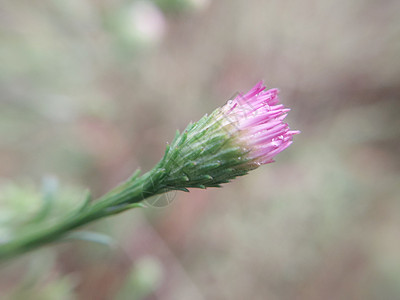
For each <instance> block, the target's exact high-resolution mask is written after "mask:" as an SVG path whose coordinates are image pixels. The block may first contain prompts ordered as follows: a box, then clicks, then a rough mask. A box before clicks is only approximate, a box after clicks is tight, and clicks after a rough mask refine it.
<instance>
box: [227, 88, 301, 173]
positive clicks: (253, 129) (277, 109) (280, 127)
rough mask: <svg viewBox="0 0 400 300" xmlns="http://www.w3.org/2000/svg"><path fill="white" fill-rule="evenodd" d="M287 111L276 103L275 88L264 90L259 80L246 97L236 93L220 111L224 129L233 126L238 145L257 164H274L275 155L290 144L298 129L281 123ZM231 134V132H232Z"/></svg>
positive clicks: (277, 101) (277, 99) (277, 100)
mask: <svg viewBox="0 0 400 300" xmlns="http://www.w3.org/2000/svg"><path fill="white" fill-rule="evenodd" d="M289 110H290V109H288V108H286V107H285V106H284V105H282V104H280V103H279V98H278V89H269V90H266V87H265V85H264V84H263V82H262V81H260V82H259V83H257V84H256V85H255V86H254V87H253V88H252V89H251V90H250V91H249V92H248V93H247V94H244V95H242V94H239V95H238V96H236V97H235V98H234V99H233V100H229V101H228V102H227V103H226V104H225V105H224V106H223V107H222V108H221V112H222V116H221V119H220V120H221V121H222V122H223V126H224V127H230V126H232V125H233V126H234V130H233V131H234V132H235V133H237V135H235V136H237V139H236V141H237V143H238V144H239V145H241V146H242V148H243V149H245V150H246V152H247V157H248V158H249V159H251V160H252V161H253V162H254V163H255V164H256V165H262V164H267V163H270V162H273V158H274V157H275V155H277V154H278V153H280V152H281V151H283V150H284V149H286V148H287V147H289V146H290V144H291V143H292V138H293V135H296V134H299V133H300V131H298V130H290V128H289V126H288V124H287V123H284V122H283V120H284V119H285V117H286V116H287V112H288V111H289ZM231 132H232V130H231Z"/></svg>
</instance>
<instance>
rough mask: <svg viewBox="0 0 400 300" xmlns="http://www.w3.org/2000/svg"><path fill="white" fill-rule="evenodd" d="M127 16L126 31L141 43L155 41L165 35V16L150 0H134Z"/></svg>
mask: <svg viewBox="0 0 400 300" xmlns="http://www.w3.org/2000/svg"><path fill="white" fill-rule="evenodd" d="M127 18H128V20H127V23H126V25H127V26H128V27H129V28H127V31H128V32H129V33H130V34H131V35H132V37H134V38H136V39H138V40H139V41H140V42H142V43H149V44H153V43H157V42H159V41H160V40H161V39H162V38H163V37H164V35H165V32H166V29H167V24H166V20H165V17H164V15H163V13H162V12H161V10H160V9H159V8H158V7H157V6H156V5H155V4H154V3H152V2H150V1H135V2H134V3H133V4H132V5H131V6H130V7H129V8H128V12H127Z"/></svg>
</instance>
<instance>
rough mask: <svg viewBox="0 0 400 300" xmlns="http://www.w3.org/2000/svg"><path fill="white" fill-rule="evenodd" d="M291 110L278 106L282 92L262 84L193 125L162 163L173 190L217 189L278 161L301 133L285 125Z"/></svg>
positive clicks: (178, 140)
mask: <svg viewBox="0 0 400 300" xmlns="http://www.w3.org/2000/svg"><path fill="white" fill-rule="evenodd" d="M289 110H290V109H288V108H285V107H284V106H283V105H282V104H279V99H278V90H277V89H270V90H266V87H265V86H264V85H263V83H262V82H259V83H258V84H257V85H255V86H254V87H253V88H252V89H251V90H250V91H249V92H248V93H247V94H244V95H242V94H238V95H237V96H236V97H235V98H234V99H233V100H229V101H228V102H227V103H226V104H225V105H224V106H222V107H220V108H217V109H216V110H215V111H214V112H213V113H212V114H210V115H205V116H204V117H203V118H201V119H200V120H199V121H198V122H196V123H193V124H189V126H188V127H187V128H186V129H185V131H184V132H183V133H182V134H179V132H178V133H177V135H176V137H175V140H174V141H173V142H172V144H171V145H170V146H169V147H167V151H166V153H165V156H164V158H163V160H162V161H161V162H160V163H161V165H162V166H163V168H164V169H165V170H166V173H167V174H168V175H166V177H165V182H164V183H165V186H166V187H167V188H170V189H175V188H177V189H186V188H187V187H201V188H205V187H212V186H219V185H220V184H221V183H225V182H229V181H230V180H231V179H233V178H235V177H237V176H242V175H245V174H247V172H248V171H249V170H252V169H255V168H257V167H258V166H260V165H262V164H267V163H270V162H273V161H274V160H273V158H274V157H275V155H277V154H278V153H279V152H281V151H283V150H284V149H286V148H287V147H288V146H289V145H290V144H291V143H292V137H293V135H295V134H298V133H299V131H294V130H290V129H289V126H288V125H287V124H286V123H284V122H283V120H284V119H285V117H286V115H287V112H288V111H289Z"/></svg>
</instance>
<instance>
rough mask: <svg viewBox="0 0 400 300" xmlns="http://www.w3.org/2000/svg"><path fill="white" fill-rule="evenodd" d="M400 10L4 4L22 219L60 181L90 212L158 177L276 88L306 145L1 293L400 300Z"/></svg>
mask: <svg viewBox="0 0 400 300" xmlns="http://www.w3.org/2000/svg"><path fill="white" fill-rule="evenodd" d="M399 15H400V2H399V1H394V0H385V1H369V0H354V1H334V0H322V1H313V0H304V1H299V2H296V1H292V2H290V1H281V0H269V1H260V0H249V1H239V0H218V1H216V0H214V1H213V0H153V1H150V0H148V1H145V0H140V1H139V0H138V1H135V0H97V1H94V0H93V1H80V0H69V1H62V0H43V1H31V0H21V1H1V3H0V223H1V224H3V225H4V224H6V223H7V222H9V221H10V220H16V218H18V217H21V216H25V215H26V214H29V212H32V211H35V210H36V209H37V207H39V206H40V201H41V200H40V197H41V190H43V186H45V189H46V187H47V189H49V186H50V189H56V188H57V186H59V192H58V193H59V195H60V196H59V198H60V199H64V200H63V201H64V204H63V205H65V204H68V205H70V204H71V205H72V203H77V202H79V201H81V200H82V197H83V194H84V190H85V189H86V188H89V189H90V190H91V191H92V193H93V195H94V196H99V195H102V194H103V193H105V192H106V191H107V190H108V189H110V188H111V187H113V186H115V185H116V184H117V183H119V182H120V181H122V180H124V179H126V178H127V177H128V176H129V175H130V174H131V173H132V172H133V171H134V170H135V169H136V168H139V167H140V168H141V169H142V170H143V171H147V170H149V169H150V168H151V167H152V166H153V165H154V164H155V163H156V162H157V161H158V160H159V159H160V158H161V156H162V154H163V152H164V148H165V145H166V143H167V142H168V141H169V142H170V141H172V139H173V137H174V133H175V130H176V129H177V128H178V129H180V130H182V129H184V127H185V126H186V124H187V123H188V122H189V121H191V120H193V121H196V120H198V119H199V118H200V117H201V116H203V115H204V114H205V113H207V112H211V111H212V110H214V109H215V108H216V107H218V106H221V105H223V104H224V103H225V102H226V101H227V100H228V99H229V98H230V97H231V96H232V95H234V94H235V93H236V92H239V91H243V92H245V91H247V90H249V89H250V88H251V87H252V86H253V85H254V84H255V83H257V82H258V81H259V80H261V79H263V80H264V81H265V83H266V84H267V85H268V86H269V87H277V88H279V89H280V91H281V93H280V97H281V101H282V102H283V103H284V104H285V105H286V106H289V107H291V108H292V111H291V112H290V113H289V116H288V117H287V122H288V123H289V124H290V126H291V128H293V129H299V130H301V131H302V133H301V134H300V135H298V136H295V138H294V143H293V145H292V146H291V147H290V148H289V149H287V150H286V151H284V152H283V153H281V154H280V155H279V156H278V157H277V159H276V160H277V162H276V163H274V164H270V165H267V166H264V167H262V168H259V169H257V170H256V171H254V172H252V173H250V174H249V175H248V176H245V177H242V178H239V179H237V180H235V181H234V182H233V183H231V184H229V185H225V186H224V188H222V189H208V190H206V191H203V190H192V191H191V192H190V193H176V194H171V195H168V197H169V198H170V199H173V201H172V203H171V204H169V205H160V207H154V208H149V209H136V210H132V211H129V212H126V213H123V214H122V215H119V216H116V217H113V218H109V219H106V220H103V221H100V222H97V223H95V224H92V225H90V226H88V227H86V229H87V230H91V231H94V232H98V233H99V236H98V237H97V240H98V242H100V243H90V242H87V241H76V242H71V243H65V244H60V245H58V246H55V247H46V248H43V249H40V250H39V251H36V252H34V253H32V254H29V255H25V256H23V257H21V258H19V259H17V260H15V261H13V262H10V263H8V264H6V265H3V266H2V267H1V270H0V297H1V298H2V299H27V295H29V299H40V300H41V299H167V300H168V299H171V300H175V299H194V300H197V299H272V300H274V299H400V159H399V152H400V118H399V114H400V102H399V100H400V21H399V20H400V19H399ZM43 182H44V184H43ZM60 201H61V200H60ZM68 205H67V206H68ZM100 234H102V235H101V236H100ZM5 235H7V230H6V227H3V229H1V230H0V236H1V237H2V238H4V236H5Z"/></svg>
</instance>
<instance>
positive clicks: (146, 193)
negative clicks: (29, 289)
mask: <svg viewBox="0 0 400 300" xmlns="http://www.w3.org/2000/svg"><path fill="white" fill-rule="evenodd" d="M163 173H164V170H163V169H160V168H157V167H156V168H155V169H153V170H152V171H150V172H148V173H146V174H144V175H143V176H141V177H139V178H134V179H130V180H128V181H127V182H125V183H123V184H121V185H120V186H118V187H117V188H115V189H113V190H111V191H110V192H109V193H107V194H106V195H104V196H103V197H101V198H100V199H98V200H97V201H95V202H93V204H91V205H88V206H87V207H86V208H84V209H82V210H81V209H78V210H77V211H74V212H73V213H71V214H70V215H68V216H66V217H64V218H63V219H61V220H60V221H58V222H57V223H56V224H54V225H52V226H51V227H45V228H40V229H39V230H37V231H35V232H31V233H29V234H26V235H25V236H21V237H17V238H15V239H13V240H11V241H9V242H6V243H4V244H0V261H3V260H6V259H10V258H13V257H15V256H17V255H20V254H23V253H26V252H28V251H32V250H34V249H36V248H38V247H40V246H43V245H46V244H49V243H52V242H55V241H57V240H59V239H60V238H63V237H64V236H65V235H66V234H68V233H69V232H70V231H71V230H74V229H76V228H78V227H81V226H83V225H86V224H88V223H90V222H93V221H95V220H98V219H101V218H104V217H107V216H111V215H114V214H117V213H120V212H122V211H125V210H127V209H129V208H132V207H133V206H134V204H135V203H138V202H140V201H142V200H144V199H145V198H147V197H151V196H153V195H156V194H158V193H160V192H161V191H162V189H161V188H160V187H161V185H160V182H161V181H162V176H160V175H162V174H163Z"/></svg>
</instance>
